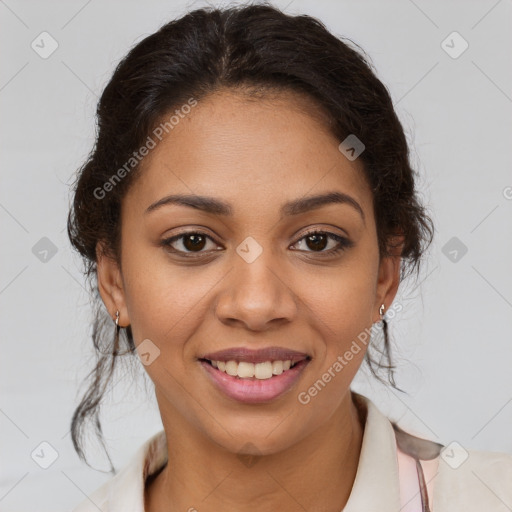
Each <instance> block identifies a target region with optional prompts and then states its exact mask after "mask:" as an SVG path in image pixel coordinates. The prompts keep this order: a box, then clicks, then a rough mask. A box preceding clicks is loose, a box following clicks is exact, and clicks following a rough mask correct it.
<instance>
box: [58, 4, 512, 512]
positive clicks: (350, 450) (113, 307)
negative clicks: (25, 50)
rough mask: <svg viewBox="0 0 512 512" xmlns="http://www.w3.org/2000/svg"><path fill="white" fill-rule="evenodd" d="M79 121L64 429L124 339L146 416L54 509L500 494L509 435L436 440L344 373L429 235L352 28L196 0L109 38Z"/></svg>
mask: <svg viewBox="0 0 512 512" xmlns="http://www.w3.org/2000/svg"><path fill="white" fill-rule="evenodd" d="M98 126H99V130H98V135H97V143H96V146H95V148H94V151H93V152H92V153H91V155H90V157H89V159H88V161H87V162H86V163H85V164H84V166H83V167H82V169H81V170H80V173H79V175H78V177H77V182H76V184H75V189H74V194H75V195H74V203H73V207H72V210H71V212H70V216H69V222H68V233H69V236H70V240H71V242H72V244H73V246H74V247H75V248H76V249H77V250H78V251H79V252H80V254H81V255H82V256H83V258H84V261H85V263H86V271H87V275H88V276H89V277H90V278H91V283H92V286H93V289H94V290H97V291H98V292H99V294H100V296H101V304H102V305H104V307H105V309H106V311H108V314H109V316H110V318H111V319H112V323H110V320H108V319H107V320H108V322H105V321H104V320H105V312H104V310H102V309H101V308H99V309H98V318H97V321H96V324H95V329H94V334H93V341H94V343H95V347H96V350H97V351H98V355H99V358H100V359H99V361H98V365H97V367H96V368H95V371H94V373H93V377H94V380H93V383H92V386H91V388H90V389H89V391H88V392H87V394H86V395H85V396H84V398H83V400H82V402H81V404H80V405H79V406H78V408H77V410H76V411H75V414H74V416H73V420H72V434H73V442H74V444H75V449H76V450H77V453H78V454H79V456H80V457H82V458H83V459H84V460H85V457H84V454H83V450H82V448H81V445H80V437H81V429H82V426H83V423H84V421H85V420H86V419H88V418H89V417H95V418H96V421H97V423H96V428H97V432H98V433H99V434H101V429H100V426H99V425H100V424H99V421H98V406H99V403H100V400H101V397H102V394H103V392H104V389H105V384H107V383H108V381H109V379H110V377H111V375H112V371H113V369H114V365H115V363H116V361H118V360H119V358H120V357H121V356H122V355H123V354H124V355H128V356H129V355H135V353H137V355H138V357H139V358H140V360H141V362H142V364H143V366H144V369H145V370H146V372H147V374H148V375H149V377H150V378H151V380H152V382H153V383H154V385H155V394H156V398H157V402H158V406H159V410H160V414H161V418H162V423H163V427H164V429H163V430H162V431H161V432H159V433H158V434H156V435H155V436H153V437H152V438H150V439H149V440H148V441H147V442H146V443H145V444H144V445H143V446H141V447H140V448H139V450H138V451H137V453H136V454H135V455H134V457H133V460H132V461H131V462H130V464H129V465H127V466H126V467H125V468H123V470H122V471H121V472H119V473H117V474H116V476H115V477H114V478H112V479H111V480H110V481H108V482H107V483H106V484H104V485H103V486H102V487H101V488H99V489H98V490H96V491H95V492H94V493H93V494H92V495H91V496H89V497H88V498H87V499H86V500H84V502H83V503H81V504H80V506H79V507H78V508H76V509H75V511H76V512H84V511H89V510H91V511H92V510H98V509H99V510H101V511H102V512H107V511H108V512H113V511H123V512H125V511H128V510H130V511H136V512H142V511H146V512H155V511H162V510H166V511H178V510H189V511H194V510H198V511H217V510H224V511H234V510H236V511H249V510H251V511H252V510H257V511H270V510H272V511H274V510H289V511H292V510H308V511H321V510H322V511H324V510H325V511H339V510H344V511H350V512H357V511H365V512H366V511H373V510H379V511H381V512H382V511H386V512H387V511H389V512H396V511H398V510H401V511H420V510H422V511H428V510H435V511H436V512H447V511H453V510H466V511H468V510H475V511H476V510H479V511H480V510H482V509H483V508H484V507H485V508H488V509H490V510H505V508H503V507H504V506H512V456H509V455H506V454H499V453H490V452H489V453H488V452H477V451H473V452H472V451H470V452H462V451H460V449H459V448H457V447H454V446H451V445H450V446H449V447H447V448H449V450H448V451H447V452H446V453H444V452H443V450H442V449H443V445H440V444H438V443H434V442H432V441H429V440H425V439H420V438H418V437H416V436H413V435H412V434H409V433H406V432H404V431H403V430H401V429H400V428H399V427H398V426H397V425H396V424H394V423H393V422H391V421H390V420H389V419H388V418H386V417H385V416H384V415H383V414H382V413H381V412H380V411H379V409H378V408H377V406H376V405H374V404H373V403H372V402H371V401H370V400H369V399H367V398H366V397H364V396H362V395H360V394H358V393H355V392H353V391H352V390H351V389H350V385H351V382H352V380H353V378H354V376H355V375H356V373H357V371H358V369H359V367H360V365H361V363H362V362H363V360H366V361H367V362H368V363H369V364H370V368H371V369H372V371H374V370H373V365H372V364H373V360H372V358H371V357H370V353H369V346H370V341H371V344H372V345H373V343H374V342H375V341H374V340H375V339H376V338H378V337H379V336H380V334H382V336H383V337H384V348H385V354H386V355H387V356H388V357H389V356H390V353H389V340H388V332H387V323H386V318H385V315H386V313H387V312H388V310H390V309H393V307H394V306H393V300H394V298H395V295H396V292H397V289H398V286H399V284H400V282H402V281H403V280H404V279H405V278H406V277H409V274H411V273H413V272H414V271H418V269H419V265H420V261H421V258H422V255H423V254H424V252H425V250H426V249H427V247H428V245H429V243H430V242H431V240H432V236H433V227H432V223H431V220H430V218H429V217H428V215H427V214H426V213H425V209H424V207H423V206H422V205H421V204H420V203H419V201H418V198H417V195H416V190H415V183H414V171H413V170H412V169H411V167H410V164H409V161H408V147H407V143H406V139H405V135H404V132H403V129H402V126H401V124H400V122H399V120H398V118H397V116H396V114H395V112H394V109H393V105H392V102H391V99H390V96H389V94H388V92H387V90H386V88H385V86H384V85H383V84H382V83H381V82H380V81H379V80H378V78H377V77H376V76H375V74H374V73H373V71H372V70H371V68H370V65H369V64H368V62H367V61H366V60H365V58H364V57H363V52H362V51H361V52H358V51H356V50H355V49H354V48H353V47H351V46H350V45H349V44H348V43H346V42H343V41H342V40H340V39H339V38H336V37H335V36H334V35H332V34H330V33H329V32H328V31H327V30H326V28H325V27H324V26H323V25H322V24H321V23H320V22H319V21H317V20H315V19H313V18H311V17H308V16H288V15H285V14H284V13H282V12H281V11H279V10H278V9H276V8H274V7H272V6H269V5H253V6H238V7H232V8H229V9H213V8H210V9H200V10H195V11H193V12H190V13H188V14H187V15H185V16H184V17H183V18H181V19H179V20H176V21H172V22H170V23H168V24H167V25H165V26H163V27H162V28H161V29H160V30H158V31H157V32H156V33H154V34H152V35H150V36H149V37H147V38H146V39H144V40H143V41H142V42H140V43H139V44H137V45H136V46H135V47H134V48H133V49H132V50H131V51H130V52H129V54H128V55H127V56H126V57H125V58H124V59H123V60H122V62H121V63H120V64H119V65H118V67H117V69H116V71H115V73H114V75H113V77H112V79H111V81H110V82H109V84H108V85H107V87H106V88H105V91H104V93H103V95H102V97H101V99H100V102H99V106H98ZM98 299H99V298H98ZM111 327H115V334H114V336H113V338H112V336H111V334H109V333H110V331H109V329H110V328H111ZM123 344H124V345H125V346H124V347H122V346H121V345H123ZM382 368H384V369H387V370H388V372H389V373H388V376H389V379H390V384H391V385H392V386H393V387H395V388H396V389H398V388H397V387H396V385H395V383H394V380H393V372H392V370H393V366H392V364H390V365H387V366H382ZM375 375H376V376H377V377H378V374H377V373H375ZM379 378H380V377H379ZM462 450H463V449H462ZM464 455H465V457H464ZM463 459H464V460H463ZM446 461H448V462H446ZM500 507H501V508H500Z"/></svg>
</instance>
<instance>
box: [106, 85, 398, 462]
mask: <svg viewBox="0 0 512 512" xmlns="http://www.w3.org/2000/svg"><path fill="white" fill-rule="evenodd" d="M301 105H302V106H304V107H307V104H306V103H305V102H303V99H302V98H301V97H300V96H297V95H295V94H293V93H289V94H284V93H283V94H282V95H280V96H278V97H274V98H273V99H271V100H268V101H267V100H265V101H263V100H258V101H254V100H253V101H247V100H246V99H244V98H243V97H242V96H238V95H236V94H235V93H233V92H223V93H217V94H215V95H212V96H209V97H208V98H206V99H204V100H201V101H199V102H198V104H197V105H196V106H195V107H193V108H192V109H191V111H190V113H188V114H187V115H183V116H182V117H181V118H180V121H179V123H178V124H176V125H175V126H174V128H173V129H172V130H171V131H169V134H168V135H167V136H166V137H165V138H163V139H162V141H161V142H159V143H158V144H157V146H156V147H155V148H154V149H152V150H151V152H150V154H149V156H148V157H147V158H146V159H145V161H144V169H143V175H141V178H140V179H139V180H137V181H136V182H135V183H134V185H133V186H132V187H131V188H130V190H129V192H128V194H127V195H126V196H125V198H124V200H123V205H122V246H121V249H122V259H121V269H122V270H121V271H119V270H118V268H117V267H116V266H115V264H113V262H112V261H110V260H109V261H107V260H105V259H102V260H101V261H100V262H99V266H98V273H99V279H100V291H101V292H102V297H103V300H104V301H105V304H106V305H107V307H108V309H109V311H111V312H115V311H116V309H119V310H120V312H121V317H120V325H122V326H126V325H128V324H131V327H132V331H133V335H134V340H135V344H136V345H137V346H139V345H140V344H141V343H142V342H144V345H142V346H141V347H140V348H143V349H142V350H140V348H139V350H140V352H139V355H140V356H141V359H142V360H143V362H144V364H145V366H144V367H145V369H146V371H147V372H148V374H149V376H150V378H151V379H152V381H153V382H154V384H155V388H156V396H157V400H158V403H159V407H160V412H161V414H162V419H163V421H164V425H165V424H166V423H168V425H169V428H171V425H180V424H181V425H182V426H183V428H187V429H189V430H190V431H193V432H196V433H197V434H202V435H204V438H205V439H209V440H210V441H213V442H215V443H216V444H218V445H221V446H223V447H225V448H227V449H229V450H231V451H233V452H238V451H239V450H240V448H241V447H242V446H243V445H245V444H246V443H248V442H250V443H251V446H256V447H257V451H258V452H259V453H271V452H275V451H278V450H280V449H283V448H286V447H287V446H291V445H292V444H294V443H296V442H298V441H299V440H301V439H304V438H306V437H307V436H308V434H311V433H312V432H314V431H315V429H317V428H319V427H320V426H321V425H323V424H325V423H326V422H327V421H328V420H329V418H331V416H332V415H333V413H334V412H335V411H336V409H337V408H338V407H339V406H340V404H341V403H342V400H344V399H345V398H346V396H347V391H348V390H349V386H350V383H351V381H352V379H353V377H354V375H355V374H356V372H357V370H358V368H359V366H360V364H361V362H362V360H363V357H364V354H365V351H366V343H364V342H362V341H361V339H362V338H361V334H362V333H364V332H366V333H368V332H369V330H370V329H371V326H372V323H373V322H376V321H377V320H379V313H378V311H379V307H380V305H381V304H382V303H385V304H386V306H389V305H390V304H391V302H392V300H393V297H394V294H395V292H396V287H397V285H398V281H397V279H398V262H397V261H393V262H391V260H387V259H384V260H383V261H382V263H381V265H380V266H379V254H378V246H377V233H376V227H375V222H374V212H373V207H372V195H371V191H370V189H369V187H368V185H367V183H366V182H365V180H364V178H363V173H362V167H361V165H362V164H361V163H360V160H358V159H356V160H354V161H350V160H348V159H347V158H346V157H345V156H344V155H343V154H342V153H341V152H340V150H339V149H338V145H339V143H340V142H341V141H339V140H336V138H335V137H333V136H332V135H331V134H330V132H329V131H328V130H327V128H326V127H325V126H324V124H323V123H322V122H321V120H320V119H319V118H318V116H316V115H308V114H307V113H306V111H305V110H303V109H301V108H299V107H300V106H301ZM325 194H340V197H342V198H343V197H347V196H350V198H351V199H349V200H348V201H341V202H339V201H338V202H325V204H323V203H321V202H318V203H314V202H313V203H311V204H309V203H305V204H306V205H308V204H309V206H310V208H307V209H306V208H300V207H297V206H295V207H291V206H288V207H287V208H285V205H286V204H288V203H293V202H297V201H299V203H298V204H299V205H300V204H302V203H301V202H303V201H304V200H306V199H308V198H310V197H312V196H317V195H325ZM171 195H186V196H189V197H190V198H191V200H192V201H196V202H197V200H198V198H200V197H208V198H210V199H211V201H212V202H213V201H217V202H222V203H223V204H225V205H226V206H228V205H229V207H228V209H229V212H224V211H222V209H221V208H213V211H207V210H206V209H204V208H203V207H201V206H200V205H198V206H197V207H190V206H186V205H184V204H176V203H172V202H168V203H167V204H160V206H157V207H153V208H150V207H151V206H152V205H154V204H155V203H157V202H159V201H161V200H162V199H164V198H166V197H167V196H171ZM201 204H203V205H205V204H213V203H208V202H206V201H202V202H201ZM315 205H316V207H314V206H315ZM310 232H321V233H322V232H323V233H327V234H328V236H326V235H322V234H321V233H320V234H317V235H316V237H315V236H314V235H311V234H309V235H308V233H310ZM184 233H188V235H186V236H182V237H181V238H176V239H175V240H174V241H171V242H170V244H169V245H164V244H163V241H165V240H167V239H169V238H172V237H177V236H178V235H183V234H184ZM336 237H341V243H340V242H339V241H338V239H337V238H336ZM337 249H339V251H338V252H335V251H336V250H337ZM115 283H117V285H118V286H116V285H115ZM363 339H364V336H363ZM368 341H369V340H368V337H366V342H368ZM269 347H278V348H280V349H282V350H291V351H296V352H297V353H298V355H297V357H298V358H299V359H300V358H302V359H304V357H306V356H307V358H306V360H304V361H303V362H302V363H300V364H298V365H297V368H295V369H294V368H293V367H292V368H291V369H290V370H287V371H289V372H290V374H289V375H290V376H287V371H283V373H282V374H280V375H275V376H273V377H271V378H264V379H257V378H252V379H250V381H247V380H246V381H244V380H241V379H240V378H239V377H235V376H229V375H228V374H227V373H225V372H221V370H219V369H218V368H217V369H215V368H214V367H213V366H211V365H210V364H209V363H208V362H204V361H202V360H201V358H203V357H204V356H205V355H206V354H211V353H213V352H217V351H222V350H226V349H232V348H235V349H236V348H242V349H249V350H259V349H266V348H269ZM357 347H358V348H357ZM347 351H349V352H351V357H346V354H347ZM281 356H282V357H281ZM285 357H286V358H288V356H285V355H280V354H279V353H277V354H275V355H272V354H271V355H269V354H266V355H263V356H262V357H261V358H260V360H259V362H260V363H263V362H264V361H270V366H269V365H268V364H267V363H263V366H261V365H260V366H259V369H256V371H257V374H258V375H260V376H265V375H267V377H268V373H267V374H265V372H268V371H269V368H270V369H271V370H270V371H271V372H272V371H273V370H275V373H279V371H280V367H281V365H280V363H272V361H275V360H284V359H285ZM221 358H222V356H219V360H220V359H221ZM237 358H238V359H243V357H242V356H239V357H237ZM227 359H233V357H232V356H227ZM341 361H343V363H342V362H341ZM336 363H338V364H336ZM228 366H229V367H230V368H234V369H235V371H238V370H239V369H240V368H239V367H237V366H236V364H235V365H233V364H231V365H228ZM240 367H243V368H244V369H245V370H247V369H249V371H250V370H251V369H252V368H251V366H250V365H248V364H247V361H245V364H243V365H241V366H240ZM285 367H286V363H285ZM254 368H256V366H255V367H254ZM258 372H261V373H258ZM272 374H273V373H272ZM325 375H327V377H326V376H325ZM329 376H330V378H329ZM319 379H320V380H322V382H323V385H319V384H318V380H319ZM220 382H223V383H224V384H222V385H221V384H219V383H220ZM315 382H317V386H316V392H315V390H313V391H311V388H312V387H314V385H315ZM256 388H258V390H259V391H258V390H257V389H256Z"/></svg>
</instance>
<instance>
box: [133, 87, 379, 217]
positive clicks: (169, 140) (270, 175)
mask: <svg viewBox="0 0 512 512" xmlns="http://www.w3.org/2000/svg"><path fill="white" fill-rule="evenodd" d="M175 110H176V109H175ZM178 110H179V107H178ZM170 115H172V113H171V114H170ZM170 115H169V116H167V117H165V116H164V119H167V118H168V117H170ZM156 142H157V144H156V146H155V148H154V149H152V150H151V151H150V153H149V154H148V156H147V157H145V159H144V161H143V162H142V170H141V177H140V179H138V180H137V181H136V182H135V185H134V186H133V187H132V188H131V189H130V191H129V193H128V195H127V198H126V200H127V202H129V203H130V205H131V206H130V209H132V207H133V206H134V205H136V208H139V209H140V210H141V211H140V212H139V213H142V210H145V209H146V208H147V207H148V206H149V205H150V204H152V203H154V202H155V201H157V200H158V199H160V198H162V197H163V196H165V195H169V194H176V193H181V194H198V195H207V196H215V197H219V198H222V199H225V200H226V201H229V202H230V203H231V204H233V205H234V208H233V210H234V212H233V214H234V215H235V216H236V215H237V213H238V210H240V209H241V208H244V207H245V208H249V207H252V209H253V210H254V209H257V208H260V209H261V208H263V206H264V204H269V205H273V204H274V203H278V204H279V205H280V204H282V203H283V202H284V200H285V199H289V200H291V199H296V198H299V197H302V196H306V195H312V194H317V193H320V192H326V191H331V190H336V191H339V192H344V193H347V194H350V195H351V196H353V197H355V198H356V199H357V201H358V202H359V203H360V204H361V206H362V207H363V209H365V210H367V211H369V212H370V211H371V204H372V196H371V191H370V189H369V187H368V185H367V182H366V179H365V178H364V173H363V165H362V163H361V161H358V160H355V161H349V160H348V159H347V158H346V157H345V156H344V155H343V154H342V153H341V152H340V151H339V150H338V145H339V143H340V142H341V141H339V140H337V139H336V137H335V136H334V135H333V134H332V132H331V131H330V130H329V127H328V119H327V116H326V114H325V112H323V111H322V110H321V109H320V108H318V106H317V105H316V104H315V103H314V102H312V101H311V100H310V99H308V98H306V97H305V96H304V95H301V94H297V93H296V92H277V93H273V94H272V95H271V96H267V97H264V98H263V97H257V98H256V97H251V98H248V97H247V96H245V95H243V94H240V93H236V92H232V91H222V92H218V93H214V94H212V95H210V96H208V97H206V98H205V99H202V100H199V101H198V102H197V105H196V106H194V107H193V108H192V109H190V111H189V113H187V114H183V115H181V116H179V121H178V122H177V123H176V124H174V125H173V127H172V129H170V130H169V131H168V133H167V134H165V135H164V136H163V137H162V140H161V141H158V140H156ZM263 203H264V204H263ZM240 213H241V212H240Z"/></svg>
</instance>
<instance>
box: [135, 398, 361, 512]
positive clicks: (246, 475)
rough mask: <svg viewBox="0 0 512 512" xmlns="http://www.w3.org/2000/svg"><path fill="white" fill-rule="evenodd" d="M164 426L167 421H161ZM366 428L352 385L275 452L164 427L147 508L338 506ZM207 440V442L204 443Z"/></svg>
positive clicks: (208, 511) (244, 511) (240, 510)
mask: <svg viewBox="0 0 512 512" xmlns="http://www.w3.org/2000/svg"><path fill="white" fill-rule="evenodd" d="M164 426H165V425H164ZM363 429H364V426H363V425H362V424H361V418H360V416H359V413H358V410H357V408H356V406H355V404H354V402H353V401H352V396H351V392H350V390H349V391H348V392H347V393H346V395H345V398H344V400H343V401H342V403H341V404H340V407H339V408H338V409H337V410H336V412H335V413H334V414H333V415H332V417H331V418H330V419H329V421H328V422H327V423H326V424H324V425H322V426H321V427H320V428H319V429H317V430H316V431H314V432H313V433H312V434H311V435H310V436H308V437H307V438H305V439H303V440H302V441H300V442H299V443H297V444H295V445H293V446H291V447H289V448H287V449H286V450H283V451H281V452H279V453H274V454H271V455H265V456H262V457H258V458H255V459H254V458H251V457H249V456H247V458H245V459H244V460H245V464H241V457H240V455H238V454H236V453H231V452H228V451H226V450H222V449H220V448H219V446H218V445H216V444H214V443H211V441H210V442H209V443H208V441H207V440H205V439H204V436H203V439H202V440H201V442H199V443H198V438H197V433H194V432H193V431H191V429H190V428H188V429H187V428H177V427H176V422H174V423H173V428H172V429H170V430H168V429H167V428H166V429H165V431H166V437H167V440H168V443H167V449H168V461H169V463H168V464H167V465H166V466H165V467H164V469H162V471H160V473H158V474H157V475H155V476H154V477H153V478H151V477H150V478H148V480H147V481H146V489H145V511H146V512H156V511H159V512H161V511H163V510H165V511H168V512H173V511H178V510H180V511H183V510H195V509H197V510H200V511H201V512H213V511H218V510H223V511H225V512H235V511H236V512H249V511H251V512H252V511H254V510H258V511H261V512H267V511H268V512H271V511H272V512H273V511H275V510H276V509H277V510H297V511H299V510H300V511H303V510H342V509H343V508H344V506H345V504H346V503H347V501H348V498H349V496H350V492H351V490H352V486H353V483H354V479H355V476H356V472H357V466H358V463H359V455H360V452H361V444H362V437H363ZM205 445H208V446H207V449H205V448H206V446H205Z"/></svg>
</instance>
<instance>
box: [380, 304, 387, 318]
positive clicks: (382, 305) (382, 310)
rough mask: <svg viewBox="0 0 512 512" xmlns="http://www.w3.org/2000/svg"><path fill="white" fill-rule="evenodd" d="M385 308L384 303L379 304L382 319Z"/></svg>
mask: <svg viewBox="0 0 512 512" xmlns="http://www.w3.org/2000/svg"><path fill="white" fill-rule="evenodd" d="M385 309H386V306H384V304H381V306H380V308H379V315H380V319H381V320H382V317H383V315H384V310H385Z"/></svg>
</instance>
